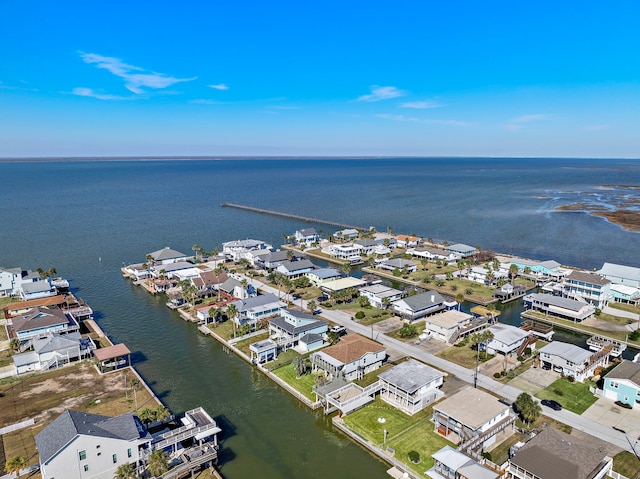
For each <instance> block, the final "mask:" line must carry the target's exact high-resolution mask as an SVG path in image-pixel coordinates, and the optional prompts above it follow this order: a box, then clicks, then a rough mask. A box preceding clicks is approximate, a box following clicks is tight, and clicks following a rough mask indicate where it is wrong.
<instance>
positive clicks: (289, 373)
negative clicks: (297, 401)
mask: <svg viewBox="0 0 640 479" xmlns="http://www.w3.org/2000/svg"><path fill="white" fill-rule="evenodd" d="M273 374H275V375H276V376H278V377H279V378H280V379H282V380H283V381H284V382H286V383H287V384H288V385H289V386H291V387H292V388H294V389H295V390H296V391H298V392H300V393H301V394H303V395H304V396H305V397H306V398H307V399H309V400H311V401H315V399H316V395H315V394H314V393H313V386H315V384H316V378H317V377H318V375H317V374H305V375H303V376H302V377H300V378H298V377H297V374H298V373H297V372H296V370H295V368H294V367H293V365H292V364H289V365H288V366H283V367H281V368H278V369H276V370H275V371H273Z"/></svg>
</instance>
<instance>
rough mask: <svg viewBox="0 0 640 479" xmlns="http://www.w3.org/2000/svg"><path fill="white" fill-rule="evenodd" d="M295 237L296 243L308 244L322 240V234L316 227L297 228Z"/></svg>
mask: <svg viewBox="0 0 640 479" xmlns="http://www.w3.org/2000/svg"><path fill="white" fill-rule="evenodd" d="M293 237H294V238H295V240H296V243H298V244H301V245H307V246H308V245H310V244H312V243H315V242H317V241H319V240H320V236H319V235H318V232H317V231H316V229H315V228H304V229H301V230H297V231H296V232H295V234H294V235H293Z"/></svg>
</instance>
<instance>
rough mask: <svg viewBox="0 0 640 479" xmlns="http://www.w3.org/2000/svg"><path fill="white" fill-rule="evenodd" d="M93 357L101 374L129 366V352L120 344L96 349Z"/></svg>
mask: <svg viewBox="0 0 640 479" xmlns="http://www.w3.org/2000/svg"><path fill="white" fill-rule="evenodd" d="M93 355H94V356H95V357H96V360H97V361H98V363H97V364H96V366H97V368H98V370H99V371H100V372H101V373H104V372H109V371H115V370H116V369H122V368H126V367H127V366H131V351H129V348H128V347H127V346H125V345H124V344H122V343H119V344H114V345H113V346H107V347H105V348H100V349H96V350H95V351H93Z"/></svg>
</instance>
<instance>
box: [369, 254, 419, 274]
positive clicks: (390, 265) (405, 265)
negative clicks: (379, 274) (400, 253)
mask: <svg viewBox="0 0 640 479" xmlns="http://www.w3.org/2000/svg"><path fill="white" fill-rule="evenodd" d="M378 267H379V268H380V269H384V270H387V271H395V270H396V269H397V270H399V271H406V272H407V273H415V272H416V270H417V265H416V264H415V263H414V262H413V261H410V260H408V259H402V258H396V259H390V260H387V261H383V262H382V263H380V264H379V265H378Z"/></svg>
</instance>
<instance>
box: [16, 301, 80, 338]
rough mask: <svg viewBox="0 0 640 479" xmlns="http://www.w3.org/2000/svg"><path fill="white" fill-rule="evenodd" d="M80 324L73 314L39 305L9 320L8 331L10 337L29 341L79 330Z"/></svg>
mask: <svg viewBox="0 0 640 479" xmlns="http://www.w3.org/2000/svg"><path fill="white" fill-rule="evenodd" d="M79 329H80V326H79V324H78V322H77V321H76V319H75V318H74V317H73V315H71V314H66V313H65V312H64V311H62V310H61V309H59V308H55V307H51V308H47V307H44V306H38V307H36V308H33V309H32V310H31V311H29V312H28V313H25V314H21V315H19V316H14V317H12V318H10V319H8V320H7V332H8V334H9V337H10V338H15V339H18V340H19V341H29V340H33V339H37V338H42V337H44V336H47V335H50V334H54V333H59V334H65V333H70V332H73V331H78V330H79Z"/></svg>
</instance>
